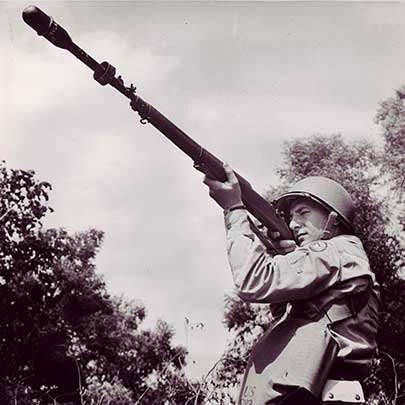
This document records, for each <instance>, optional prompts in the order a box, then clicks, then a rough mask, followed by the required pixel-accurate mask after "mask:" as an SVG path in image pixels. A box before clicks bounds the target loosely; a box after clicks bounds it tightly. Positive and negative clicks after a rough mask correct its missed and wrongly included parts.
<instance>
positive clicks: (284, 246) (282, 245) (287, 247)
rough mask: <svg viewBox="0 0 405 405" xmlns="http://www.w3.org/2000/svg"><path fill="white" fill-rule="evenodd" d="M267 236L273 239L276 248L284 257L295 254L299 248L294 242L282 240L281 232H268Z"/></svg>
mask: <svg viewBox="0 0 405 405" xmlns="http://www.w3.org/2000/svg"><path fill="white" fill-rule="evenodd" d="M267 235H268V236H269V238H270V239H271V241H272V243H273V245H274V246H275V248H276V249H277V250H278V251H279V252H280V253H281V254H283V255H285V254H287V253H290V252H293V251H294V250H295V249H296V248H297V244H296V243H295V241H294V240H289V239H280V233H279V232H272V231H270V232H268V233H267Z"/></svg>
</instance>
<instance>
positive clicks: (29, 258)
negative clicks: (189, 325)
mask: <svg viewBox="0 0 405 405" xmlns="http://www.w3.org/2000/svg"><path fill="white" fill-rule="evenodd" d="M50 189H51V187H50V185H49V184H48V183H45V182H39V181H37V180H36V178H35V173H34V172H32V171H24V170H14V169H13V170H11V169H8V168H7V166H6V164H5V162H2V163H1V165H0V197H1V198H0V221H1V227H0V359H1V367H0V402H1V403H2V404H5V405H7V404H19V405H22V404H38V405H39V404H40V405H47V404H57V403H65V404H68V403H71V404H88V405H92V404H97V405H104V404H106V405H107V404H122V405H125V404H134V403H136V404H153V403H155V404H163V403H166V402H167V401H168V403H170V404H184V403H186V401H187V400H189V399H190V398H194V397H195V395H196V387H195V386H193V385H192V384H191V383H189V382H188V381H187V379H186V378H185V376H184V372H183V368H184V364H185V356H186V350H185V349H184V348H183V347H176V346H173V345H172V338H173V331H172V329H171V327H169V325H167V324H166V323H165V322H163V321H159V322H158V323H157V325H156V327H155V329H154V330H141V328H140V324H141V322H142V320H143V319H144V318H145V314H146V311H145V308H144V307H143V306H141V305H139V304H137V303H136V302H130V301H126V300H124V299H123V298H113V297H110V295H109V294H108V292H107V290H106V286H105V283H104V282H103V280H102V278H101V277H100V276H99V275H97V274H96V272H95V257H96V254H97V252H98V250H99V249H100V246H101V243H102V240H103V233H102V232H100V231H97V230H94V229H90V230H88V231H85V232H80V233H76V234H74V235H70V234H69V233H68V232H66V231H65V230H64V229H48V230H44V229H43V227H42V224H41V220H42V219H43V218H44V216H45V215H46V214H47V213H49V212H51V211H52V210H51V208H50V207H48V205H47V201H48V192H49V190H50ZM200 397H201V400H202V398H203V395H200ZM201 400H200V402H198V403H201ZM196 403H197V402H196Z"/></svg>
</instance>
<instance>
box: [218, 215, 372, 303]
mask: <svg viewBox="0 0 405 405" xmlns="http://www.w3.org/2000/svg"><path fill="white" fill-rule="evenodd" d="M225 225H226V234H227V254H228V260H229V264H230V267H231V271H232V276H233V280H234V285H235V288H236V292H237V294H238V295H239V297H240V298H241V299H242V300H244V301H248V302H257V303H278V302H289V301H295V300H301V299H306V298H309V297H312V296H314V295H317V294H319V293H321V292H322V291H324V290H326V289H328V288H330V287H332V286H333V285H335V284H336V283H338V282H340V281H341V280H342V271H341V269H342V267H345V263H346V262H348V263H350V271H351V273H352V275H353V278H354V277H358V276H362V275H364V273H365V272H368V273H369V268H368V261H367V258H366V257H365V254H364V253H359V254H358V256H356V255H353V254H352V252H348V253H345V254H343V251H344V248H343V249H342V245H344V243H343V244H342V243H340V244H336V243H334V241H333V240H328V241H324V240H322V241H316V242H312V243H311V244H309V245H307V246H305V247H300V248H297V249H296V250H295V251H294V252H291V253H288V254H286V255H284V256H282V255H276V256H274V257H272V256H271V255H269V254H268V253H267V252H266V249H265V247H264V246H263V245H262V243H261V242H260V240H259V239H258V237H257V236H256V235H255V233H254V232H253V231H252V230H251V228H250V225H249V221H248V217H247V213H246V211H243V210H235V211H232V212H229V213H227V214H226V216H225ZM360 244H361V242H360ZM353 249H355V250H356V249H357V248H355V247H354V248H353ZM357 250H358V249H357ZM357 250H356V251H357ZM363 252H364V251H363ZM345 255H346V256H345ZM364 257H365V260H364ZM342 258H343V259H344V261H345V263H342ZM363 267H364V268H363Z"/></svg>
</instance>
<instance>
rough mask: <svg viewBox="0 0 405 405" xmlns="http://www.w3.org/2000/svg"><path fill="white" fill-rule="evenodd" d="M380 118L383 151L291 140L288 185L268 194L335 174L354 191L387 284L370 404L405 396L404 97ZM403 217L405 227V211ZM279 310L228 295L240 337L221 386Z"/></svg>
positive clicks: (231, 326) (234, 377)
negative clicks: (394, 200)
mask: <svg viewBox="0 0 405 405" xmlns="http://www.w3.org/2000/svg"><path fill="white" fill-rule="evenodd" d="M377 121H378V122H379V123H381V124H382V125H383V128H384V133H383V137H384V140H385V144H384V145H385V146H384V150H383V151H380V150H378V148H377V147H376V146H375V145H373V144H371V143H370V142H366V141H364V140H363V141H358V142H352V143H349V142H345V141H344V140H343V138H342V137H341V136H340V135H331V136H322V135H313V136H311V137H309V138H304V139H301V140H294V141H291V142H289V143H286V144H285V149H284V162H283V165H282V166H281V167H280V168H279V169H278V175H279V178H280V185H279V186H278V187H271V188H270V190H269V191H268V193H267V196H266V197H267V199H268V200H269V201H272V200H273V199H274V198H275V197H276V196H277V195H279V194H280V193H281V192H283V191H285V190H286V189H287V188H288V185H290V184H292V183H294V182H296V181H298V180H299V179H301V178H303V177H306V176H311V175H320V176H326V177H329V178H332V179H334V180H336V181H338V182H339V183H340V184H342V185H343V186H344V187H345V188H346V189H347V190H348V191H349V192H350V194H351V195H352V196H353V199H354V201H355V204H356V207H357V210H356V211H357V212H356V220H355V223H354V227H355V229H356V233H357V235H358V236H359V237H360V238H361V240H362V241H363V244H364V247H365V249H366V251H367V254H368V257H369V259H370V264H371V268H372V270H373V271H374V272H375V274H376V277H377V280H378V282H379V283H380V285H381V296H382V307H381V316H380V318H381V319H380V321H381V326H380V329H379V335H378V345H379V350H380V351H379V355H378V356H377V358H376V359H375V361H374V363H373V368H372V370H371V371H370V377H369V378H368V379H367V380H366V382H365V388H366V391H367V394H368V398H369V404H380V403H381V404H384V403H391V402H390V401H392V400H393V399H396V398H404V397H405V350H404V346H403V342H404V339H405V282H404V280H403V279H402V278H401V277H400V276H401V273H400V270H401V269H402V268H403V267H404V250H403V246H402V245H401V239H400V236H399V234H398V232H397V231H395V229H393V227H392V224H393V223H394V222H395V218H392V215H390V214H391V211H390V204H389V202H388V201H389V200H388V199H387V196H389V195H391V194H390V193H391V192H392V190H395V192H398V190H399V189H401V188H402V189H403V173H402V170H403V165H402V167H401V162H402V163H403V158H404V156H405V153H404V152H405V150H404V136H403V134H404V133H405V111H404V107H403V105H402V100H401V99H400V97H399V96H397V97H394V98H392V99H389V100H387V101H386V102H384V103H382V105H381V108H380V109H379V111H378V114H377ZM384 169H386V170H384ZM387 171H388V172H389V176H387V174H386V173H387ZM387 185H388V186H389V187H387ZM401 198H403V197H402V195H401ZM397 212H398V211H397ZM398 214H399V212H398ZM401 223H402V231H403V225H404V222H403V217H402V222H401ZM271 317H272V314H271V312H270V311H269V307H268V306H263V305H249V304H246V303H243V302H241V301H240V300H239V299H238V298H237V297H227V298H226V305H225V313H224V323H225V326H226V328H227V329H228V331H230V332H231V334H232V335H233V336H234V340H233V341H232V342H231V343H230V345H229V348H228V351H227V353H225V354H224V361H223V362H222V364H221V365H220V367H219V368H218V371H217V374H216V379H215V381H214V384H215V386H216V389H217V390H218V391H221V392H222V391H225V392H229V388H230V387H232V386H234V385H235V384H236V383H237V382H238V381H239V380H240V376H241V373H242V370H243V369H244V368H245V365H246V360H247V357H248V355H249V352H250V349H251V347H252V344H253V343H254V341H255V340H256V339H257V337H258V336H260V335H261V334H262V332H263V331H264V330H265V329H266V328H267V325H268V323H269V321H270V320H271Z"/></svg>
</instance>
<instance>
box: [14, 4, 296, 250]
mask: <svg viewBox="0 0 405 405" xmlns="http://www.w3.org/2000/svg"><path fill="white" fill-rule="evenodd" d="M22 17H23V20H24V21H25V22H26V23H27V24H28V25H29V26H30V27H31V28H33V29H34V30H35V31H36V32H37V34H38V35H40V36H43V37H45V38H46V39H47V40H48V41H50V42H51V43H52V44H54V45H55V46H57V47H59V48H62V49H66V50H68V51H69V52H71V53H72V54H73V55H74V56H76V58H78V59H79V60H80V61H81V62H83V63H84V64H85V65H87V66H88V67H89V68H90V69H91V70H92V71H93V72H94V74H93V78H94V79H95V80H96V81H97V82H98V83H100V84H101V85H102V86H105V85H107V84H109V85H110V86H112V87H114V88H115V89H116V90H118V91H119V92H120V93H121V94H123V95H124V96H125V97H127V98H128V99H130V100H131V101H130V106H131V108H132V109H133V110H134V111H135V112H137V113H138V114H139V115H140V117H141V123H142V124H147V123H150V124H152V125H153V126H154V127H155V128H156V129H158V130H159V131H160V132H161V133H162V134H163V135H164V136H165V137H166V138H168V139H169V140H170V141H171V142H173V143H174V144H175V145H176V146H177V147H178V148H179V149H181V150H182V151H183V152H184V153H185V154H186V155H187V156H189V157H190V158H191V159H192V160H193V161H194V167H195V168H196V169H197V170H199V171H201V172H203V173H205V174H206V175H207V176H209V177H211V178H213V179H216V180H219V181H225V180H226V174H225V171H224V168H223V162H222V161H221V160H219V159H218V158H217V157H215V156H214V155H213V154H211V153H210V152H208V151H207V150H206V149H204V148H203V147H202V146H201V145H199V144H198V143H197V142H195V141H194V140H193V139H192V138H190V137H189V136H188V135H186V134H185V133H184V132H183V131H182V130H181V129H179V128H178V127H177V126H176V125H174V124H173V123H172V122H171V121H170V120H168V119H167V118H166V117H165V116H164V115H162V114H161V113H160V112H159V111H158V110H157V109H156V108H154V107H153V106H152V105H150V104H148V103H147V102H146V101H144V100H143V99H142V98H141V97H139V96H138V95H136V94H135V91H136V87H134V85H133V84H131V85H130V86H128V87H126V86H125V85H124V81H123V79H122V77H121V76H117V77H116V69H115V67H114V66H112V65H111V64H110V63H108V62H102V63H98V62H97V61H96V60H94V59H93V58H92V57H91V56H90V55H88V54H87V53H86V52H85V51H84V50H83V49H81V48H80V47H79V46H77V45H76V44H75V43H74V42H73V41H72V39H71V37H70V35H69V34H68V33H67V31H66V30H65V29H64V28H63V27H61V26H60V25H59V24H57V23H56V22H55V21H54V20H53V18H52V17H50V16H48V15H47V14H45V13H44V12H43V11H42V10H40V9H39V8H38V7H35V6H28V7H27V8H25V9H24V11H23V14H22ZM235 174H236V177H237V178H238V180H239V183H240V187H241V191H242V201H243V203H244V204H245V206H246V208H247V210H248V211H249V212H250V214H252V216H253V217H255V218H256V219H257V220H258V221H259V222H260V223H261V224H262V225H264V226H265V227H266V228H267V229H269V230H270V229H271V230H272V231H277V232H279V233H280V237H281V238H282V239H293V236H292V234H291V232H290V229H289V228H288V226H287V224H286V223H285V221H284V220H283V218H282V217H281V216H279V214H278V213H277V212H276V209H275V208H274V207H273V205H272V204H270V203H269V202H267V201H266V200H265V199H264V198H263V197H262V196H261V195H260V194H258V193H257V192H256V191H254V190H253V188H252V186H251V185H250V183H249V182H248V181H247V180H245V179H244V178H243V177H242V176H241V175H239V174H238V173H235ZM251 223H252V221H251ZM252 224H253V223H252ZM262 236H263V235H262ZM262 242H263V243H265V244H266V247H267V248H272V249H274V247H273V246H272V244H271V243H270V242H269V241H268V240H266V239H265V238H264V237H263V239H262Z"/></svg>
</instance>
